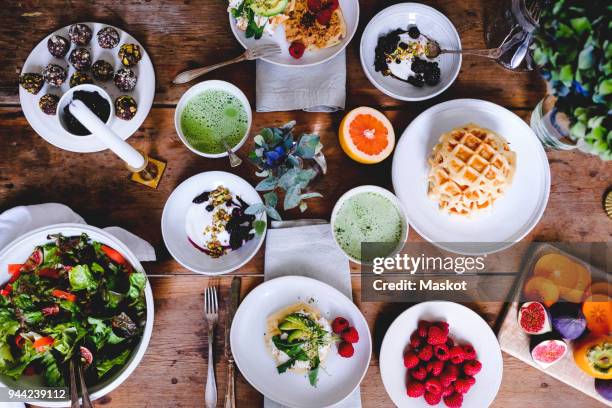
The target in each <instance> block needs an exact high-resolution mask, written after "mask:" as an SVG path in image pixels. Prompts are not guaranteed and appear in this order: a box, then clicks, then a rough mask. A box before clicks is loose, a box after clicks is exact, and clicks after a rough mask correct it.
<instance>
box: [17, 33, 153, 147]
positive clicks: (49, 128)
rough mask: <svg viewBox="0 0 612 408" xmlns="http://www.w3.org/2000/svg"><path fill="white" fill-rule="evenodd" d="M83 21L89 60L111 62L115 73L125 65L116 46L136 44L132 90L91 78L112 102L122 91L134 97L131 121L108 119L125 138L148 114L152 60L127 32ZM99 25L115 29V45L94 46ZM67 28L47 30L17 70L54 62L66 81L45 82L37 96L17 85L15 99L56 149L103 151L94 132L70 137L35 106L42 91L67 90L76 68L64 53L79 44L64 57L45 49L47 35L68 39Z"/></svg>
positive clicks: (37, 69)
mask: <svg viewBox="0 0 612 408" xmlns="http://www.w3.org/2000/svg"><path fill="white" fill-rule="evenodd" d="M84 24H86V25H87V26H89V28H91V30H92V32H93V37H92V39H91V41H90V43H89V44H88V45H87V46H84V48H88V49H89V50H90V51H91V53H92V63H93V62H95V61H97V60H98V59H103V60H105V61H107V62H109V63H110V64H111V65H113V67H114V69H115V72H116V71H117V70H119V69H120V68H125V67H123V66H122V64H121V61H120V60H119V57H118V56H117V52H118V51H119V46H120V45H121V44H125V43H132V44H138V45H140V49H141V52H142V59H141V60H140V62H139V63H138V64H137V65H136V66H134V67H131V69H132V70H133V71H134V72H135V73H136V75H137V76H138V82H137V84H136V88H134V90H133V91H131V92H127V93H126V92H121V91H120V90H119V89H117V87H116V86H115V84H114V83H113V80H112V79H111V80H110V81H106V82H100V81H97V80H94V83H95V84H96V85H99V86H100V87H101V88H103V89H104V90H105V91H107V93H108V94H109V95H110V97H111V99H112V101H114V100H115V99H116V98H117V97H118V96H120V95H124V94H128V95H131V96H133V97H134V99H135V100H136V103H137V104H138V112H136V116H134V118H132V120H121V119H118V118H116V119H117V120H112V122H111V123H112V124H111V127H112V129H113V130H114V131H115V133H117V134H118V135H119V136H120V137H121V138H122V139H124V140H125V139H127V138H128V137H130V136H131V135H132V134H134V133H135V132H136V131H138V129H139V128H140V126H141V125H142V124H143V122H144V120H145V119H146V117H147V115H148V114H149V111H150V110H151V106H152V105H153V97H154V96H155V71H154V70H153V63H152V62H151V58H150V57H149V55H148V54H147V51H146V50H145V48H144V47H143V46H142V44H140V43H139V42H138V41H137V40H136V39H135V38H134V37H132V36H131V35H130V34H129V33H127V32H125V31H123V30H121V29H119V28H117V27H113V26H111V25H109V24H103V23H95V22H85V23H84ZM103 27H113V28H115V29H116V30H117V32H119V35H120V41H119V45H118V46H117V47H115V48H113V49H104V48H102V47H100V46H99V45H98V41H97V37H96V34H97V32H98V31H99V30H100V29H101V28H103ZM69 28H70V26H65V27H62V28H60V29H58V30H56V31H54V32H52V33H49V35H47V36H46V37H45V38H43V39H42V40H41V41H40V42H39V43H38V44H37V45H36V47H34V49H33V50H32V52H30V55H29V56H28V58H27V59H26V61H25V62H24V64H23V69H22V70H21V72H22V73H26V72H35V73H40V72H41V71H42V70H43V68H44V67H45V66H47V64H49V63H53V64H58V65H61V66H62V67H68V77H67V78H66V81H65V82H64V83H63V84H62V86H61V87H59V88H54V87H51V86H49V84H47V83H45V84H44V85H43V87H42V89H41V90H40V92H39V93H38V95H32V94H30V93H28V92H27V91H26V90H25V89H23V88H22V87H19V101H20V102H21V109H22V110H23V114H24V115H25V117H26V119H27V120H28V123H29V124H30V126H32V128H33V129H34V130H35V131H36V133H38V134H39V135H40V136H41V137H42V138H43V139H45V140H46V141H47V142H49V143H51V144H52V145H54V146H57V147H59V148H60V149H64V150H68V151H71V152H78V153H92V152H99V151H102V150H105V149H106V148H107V147H106V146H105V145H104V144H103V143H102V142H101V141H99V140H98V139H97V138H96V137H95V136H94V135H88V136H73V135H71V134H70V133H68V132H67V131H66V130H65V129H64V128H63V127H62V126H60V125H59V123H58V121H57V119H55V118H54V117H53V116H51V115H46V114H45V113H43V112H42V111H41V110H40V108H39V107H38V100H39V99H40V97H41V96H43V95H44V94H46V93H52V94H55V95H61V94H63V93H65V92H67V91H68V90H69V89H70V85H69V83H68V80H69V78H70V76H71V75H72V74H73V73H74V72H75V71H76V70H75V69H74V67H72V66H71V65H70V64H68V56H69V55H70V52H71V51H72V50H73V49H74V48H76V47H81V46H76V45H74V44H72V43H70V50H69V51H68V54H66V57H65V58H55V57H53V56H52V55H51V54H49V51H48V50H47V40H48V39H49V37H51V35H53V34H57V35H61V36H62V37H65V38H68V29H69ZM111 105H114V103H111ZM113 116H114V115H113Z"/></svg>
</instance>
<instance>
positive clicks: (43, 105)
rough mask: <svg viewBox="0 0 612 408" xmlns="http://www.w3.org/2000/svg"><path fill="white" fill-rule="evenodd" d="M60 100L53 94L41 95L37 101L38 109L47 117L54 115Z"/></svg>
mask: <svg viewBox="0 0 612 408" xmlns="http://www.w3.org/2000/svg"><path fill="white" fill-rule="evenodd" d="M59 100H60V98H59V96H57V95H54V94H46V95H43V96H42V97H41V98H40V99H39V101H38V107H39V108H40V110H41V111H43V113H45V114H47V115H55V112H56V111H57V104H58V102H59Z"/></svg>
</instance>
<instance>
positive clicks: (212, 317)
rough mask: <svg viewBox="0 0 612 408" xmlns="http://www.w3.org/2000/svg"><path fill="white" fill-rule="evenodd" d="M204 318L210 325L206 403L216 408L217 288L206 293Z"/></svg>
mask: <svg viewBox="0 0 612 408" xmlns="http://www.w3.org/2000/svg"><path fill="white" fill-rule="evenodd" d="M204 316H205V317H206V323H207V324H208V375H207V376H206V388H205V390H204V401H205V402H206V408H215V407H216V406H217V383H216V381H215V360H214V358H213V342H214V339H215V326H216V325H217V321H218V320H219V304H218V301H217V287H216V286H208V287H207V288H206V291H205V292H204Z"/></svg>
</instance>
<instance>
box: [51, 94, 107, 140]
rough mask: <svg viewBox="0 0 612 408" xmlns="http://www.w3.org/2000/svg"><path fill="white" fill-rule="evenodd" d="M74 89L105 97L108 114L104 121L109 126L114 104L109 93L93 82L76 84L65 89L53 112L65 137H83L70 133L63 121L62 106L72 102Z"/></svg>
mask: <svg viewBox="0 0 612 408" xmlns="http://www.w3.org/2000/svg"><path fill="white" fill-rule="evenodd" d="M76 91H88V92H97V93H99V94H100V96H101V97H103V98H104V99H106V101H107V102H108V103H109V105H110V114H109V115H108V119H107V120H106V122H104V123H106V125H108V126H110V124H111V123H112V121H113V118H114V117H115V104H114V103H113V100H112V99H111V97H110V96H109V94H108V93H107V92H106V91H105V90H104V89H102V88H100V87H99V86H97V85H93V84H82V85H77V86H75V87H74V88H70V89H69V90H68V91H66V93H65V94H63V95H62V97H61V98H60V100H59V102H58V103H57V110H56V112H55V118H56V119H57V121H58V122H59V124H60V126H61V127H62V129H64V130H65V131H66V133H67V134H68V136H67V137H76V138H79V137H83V136H78V135H73V134H72V133H70V132H69V131H68V129H66V124H65V123H64V107H65V106H66V105H68V104H69V103H70V102H72V96H73V95H74V93H75V92H76Z"/></svg>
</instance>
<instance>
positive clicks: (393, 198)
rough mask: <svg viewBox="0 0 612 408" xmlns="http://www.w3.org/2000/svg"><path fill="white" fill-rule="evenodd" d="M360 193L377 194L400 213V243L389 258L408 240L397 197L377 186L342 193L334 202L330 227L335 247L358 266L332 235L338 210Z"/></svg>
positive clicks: (355, 259) (406, 223) (403, 217)
mask: <svg viewBox="0 0 612 408" xmlns="http://www.w3.org/2000/svg"><path fill="white" fill-rule="evenodd" d="M360 193H377V194H380V195H382V196H383V197H385V198H387V199H389V201H391V203H392V204H393V205H394V206H395V207H396V208H397V210H398V211H399V213H400V215H401V217H402V236H401V238H400V241H399V243H398V247H397V248H396V249H395V251H393V253H392V254H390V255H389V256H392V255H393V254H395V253H397V252H399V251H401V250H402V248H403V247H404V244H405V243H406V241H407V239H408V228H409V227H408V222H407V221H406V213H405V211H404V208H403V206H402V203H401V202H400V201H399V200H398V199H397V197H396V196H395V195H394V194H393V193H392V192H390V191H389V190H387V189H384V188H382V187H378V186H359V187H355V188H353V189H351V190H349V191H347V192H346V193H344V194H343V195H342V196H341V197H340V198H339V199H338V201H337V202H336V205H334V209H333V210H332V215H331V221H330V225H331V228H332V235H333V237H334V242H335V243H336V245H337V246H338V248H339V249H340V251H341V252H342V253H343V254H344V255H345V256H346V257H347V258H348V259H349V260H351V261H353V262H355V263H359V264H360V263H362V261H361V260H359V259H357V258H354V257H352V256H350V255H349V254H347V253H346V252H344V250H343V249H342V247H341V246H340V244H339V243H338V240H337V239H336V234H335V233H334V225H335V223H336V217H337V216H338V211H340V208H341V207H342V205H343V204H344V203H345V202H346V200H348V199H349V198H351V197H353V196H355V195H356V194H360Z"/></svg>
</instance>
